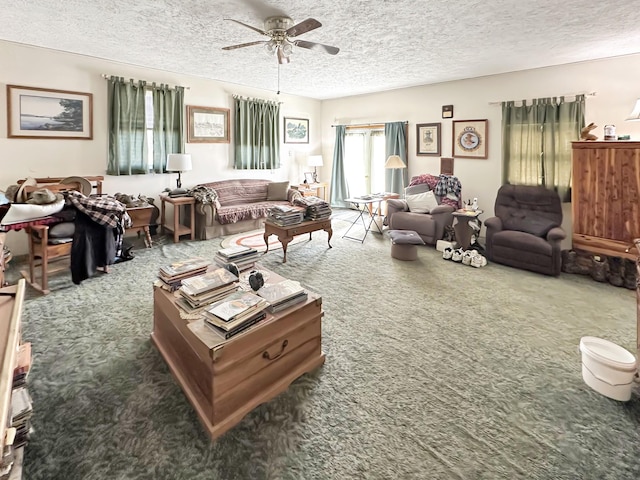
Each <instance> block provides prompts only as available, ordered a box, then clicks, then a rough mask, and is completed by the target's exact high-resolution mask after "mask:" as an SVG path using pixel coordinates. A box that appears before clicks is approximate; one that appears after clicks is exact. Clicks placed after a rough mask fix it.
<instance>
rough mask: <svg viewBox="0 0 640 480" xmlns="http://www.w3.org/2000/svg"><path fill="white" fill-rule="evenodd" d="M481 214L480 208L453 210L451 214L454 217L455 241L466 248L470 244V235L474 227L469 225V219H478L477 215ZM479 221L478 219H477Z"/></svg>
mask: <svg viewBox="0 0 640 480" xmlns="http://www.w3.org/2000/svg"><path fill="white" fill-rule="evenodd" d="M481 214H482V210H464V209H460V210H456V211H455V212H453V216H454V217H455V219H456V224H455V225H454V226H453V229H454V231H455V232H456V242H457V243H458V244H459V245H460V246H461V247H462V249H463V250H466V249H467V248H469V247H470V246H471V236H472V235H473V232H474V229H473V228H471V226H470V225H469V220H478V217H479V216H480V215H481ZM478 222H479V220H478Z"/></svg>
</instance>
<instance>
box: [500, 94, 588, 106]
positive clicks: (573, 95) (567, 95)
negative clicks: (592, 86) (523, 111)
mask: <svg viewBox="0 0 640 480" xmlns="http://www.w3.org/2000/svg"><path fill="white" fill-rule="evenodd" d="M578 95H584V96H585V97H595V96H596V92H581V93H565V94H564V95H554V96H553V97H577V96H578ZM553 97H549V96H546V97H542V98H553ZM534 100H535V99H534ZM506 101H511V100H503V101H502V102H506ZM514 101H516V102H521V101H522V100H514ZM502 102H489V105H502Z"/></svg>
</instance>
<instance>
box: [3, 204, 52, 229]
mask: <svg viewBox="0 0 640 480" xmlns="http://www.w3.org/2000/svg"><path fill="white" fill-rule="evenodd" d="M63 208H64V198H62V199H60V200H59V201H57V202H55V203H50V204H48V205H32V204H30V203H12V204H11V207H10V208H9V211H8V212H7V214H6V215H5V216H4V218H3V219H2V224H3V225H9V224H11V223H20V222H28V221H30V220H36V219H38V218H42V217H47V216H49V215H53V214H54V213H58V212H59V211H60V210H62V209H63Z"/></svg>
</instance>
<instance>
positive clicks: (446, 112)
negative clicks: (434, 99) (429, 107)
mask: <svg viewBox="0 0 640 480" xmlns="http://www.w3.org/2000/svg"><path fill="white" fill-rule="evenodd" d="M442 118H453V105H443V106H442Z"/></svg>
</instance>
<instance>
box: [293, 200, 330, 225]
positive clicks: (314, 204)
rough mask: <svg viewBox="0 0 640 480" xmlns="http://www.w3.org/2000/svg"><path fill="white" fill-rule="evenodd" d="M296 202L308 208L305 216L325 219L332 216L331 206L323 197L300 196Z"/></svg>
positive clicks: (311, 218) (313, 218)
mask: <svg viewBox="0 0 640 480" xmlns="http://www.w3.org/2000/svg"><path fill="white" fill-rule="evenodd" d="M294 203H295V204H296V205H300V206H301V207H305V208H306V214H305V217H306V218H308V219H309V220H325V219H327V218H329V217H331V207H330V206H329V204H328V203H327V202H325V201H324V200H322V199H321V198H318V197H298V198H296V199H295V200H294Z"/></svg>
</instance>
